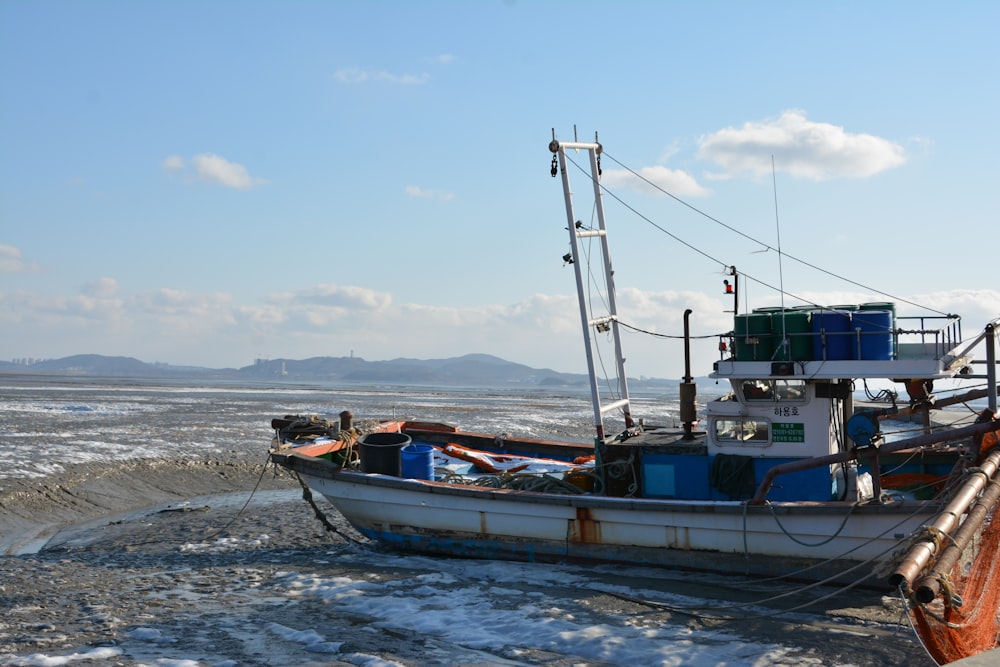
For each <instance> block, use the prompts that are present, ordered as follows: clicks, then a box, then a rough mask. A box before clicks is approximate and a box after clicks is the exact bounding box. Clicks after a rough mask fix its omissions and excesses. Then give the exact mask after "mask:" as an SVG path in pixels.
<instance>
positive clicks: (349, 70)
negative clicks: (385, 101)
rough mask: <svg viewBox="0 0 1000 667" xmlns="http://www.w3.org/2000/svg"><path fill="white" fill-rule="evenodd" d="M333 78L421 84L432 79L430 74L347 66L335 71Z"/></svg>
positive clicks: (345, 80) (356, 82)
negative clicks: (397, 72) (400, 72)
mask: <svg viewBox="0 0 1000 667" xmlns="http://www.w3.org/2000/svg"><path fill="white" fill-rule="evenodd" d="M333 78H334V79H336V80H337V81H339V82H341V83H347V84H360V83H366V82H368V81H379V82H383V83H394V84H402V85H421V84H424V83H427V82H428V81H430V79H431V77H430V75H429V74H393V73H392V72H387V71H385V70H381V69H362V68H360V67H345V68H342V69H339V70H337V71H336V72H334V73H333Z"/></svg>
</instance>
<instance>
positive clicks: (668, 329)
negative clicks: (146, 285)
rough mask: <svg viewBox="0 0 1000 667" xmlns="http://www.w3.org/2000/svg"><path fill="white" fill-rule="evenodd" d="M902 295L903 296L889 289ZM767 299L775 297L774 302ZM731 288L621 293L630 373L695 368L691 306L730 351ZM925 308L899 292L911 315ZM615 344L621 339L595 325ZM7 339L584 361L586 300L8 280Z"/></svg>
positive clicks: (973, 327) (217, 352)
mask: <svg viewBox="0 0 1000 667" xmlns="http://www.w3.org/2000/svg"><path fill="white" fill-rule="evenodd" d="M805 296H807V297H808V298H811V299H812V300H814V301H815V302H816V303H860V302H863V301H872V300H883V299H884V297H883V298H879V297H876V296H873V295H870V294H868V295H864V294H850V293H836V294H835V293H814V294H807V295H805ZM908 299H909V300H912V301H914V302H917V303H921V304H923V305H924V306H926V307H928V308H934V309H936V310H940V311H943V312H960V313H962V314H963V329H964V331H963V333H964V334H965V335H966V336H967V337H971V336H975V335H977V333H978V332H979V331H980V327H981V326H983V324H985V322H986V321H987V320H989V319H991V318H995V317H997V316H998V315H1000V290H995V289H981V290H952V291H941V292H934V293H928V294H918V295H912V296H910V297H908ZM885 300H889V299H885ZM764 305H767V304H764ZM729 306H730V304H729V303H723V299H722V297H721V296H717V295H716V296H713V295H707V294H704V293H701V292H681V291H674V290H662V291H646V290H641V289H637V288H631V287H626V288H620V289H619V290H618V312H619V316H620V318H621V320H622V322H624V323H626V324H629V325H632V326H634V327H637V328H638V329H641V330H643V331H645V332H652V333H657V334H661V335H663V336H670V338H663V337H655V336H649V335H647V334H645V333H641V332H637V331H634V330H632V329H624V330H623V335H624V337H625V340H624V343H625V349H624V351H625V354H626V356H627V357H628V363H627V366H626V368H627V371H628V373H629V376H630V377H634V376H638V375H640V374H641V375H646V376H652V377H680V376H681V375H682V374H683V343H682V341H681V340H680V339H679V336H680V335H681V334H682V333H683V314H684V310H685V309H687V308H691V309H692V310H693V311H694V314H693V315H692V317H691V333H692V334H693V335H694V336H708V338H698V339H696V340H694V341H692V347H691V354H692V371H693V372H694V374H695V375H703V374H705V373H706V372H707V371H708V369H709V368H710V367H711V363H712V361H714V360H715V359H717V358H718V349H717V343H718V340H717V339H715V338H713V337H712V336H714V335H715V334H721V333H725V332H727V331H729V330H730V329H731V328H732V315H731V314H727V313H725V312H724V311H725V309H726V308H728V307H729ZM912 310H913V309H912V308H911V307H909V306H908V305H906V304H904V303H901V302H899V303H897V311H898V312H899V313H900V314H904V313H907V314H909V312H910V311H912ZM594 338H595V343H596V344H600V345H602V346H604V347H602V349H603V350H606V351H607V352H608V353H609V354H610V353H611V352H610V350H609V349H608V348H607V346H608V344H609V341H608V340H607V339H606V337H605V336H600V335H598V336H595V337H594ZM0 349H4V350H8V354H10V355H11V356H33V357H43V358H53V357H59V356H69V355H71V354H79V353H89V352H93V353H97V354H108V355H123V354H124V355H128V356H135V357H137V358H139V359H142V360H144V361H167V362H169V363H174V364H196V365H202V366H209V367H223V366H243V365H248V364H250V363H252V360H253V359H254V358H256V357H258V356H262V355H263V356H269V357H272V358H274V357H286V358H292V359H304V358H308V357H313V356H341V355H347V354H349V353H350V351H352V350H353V351H355V353H356V354H357V356H360V357H363V358H366V359H369V360H379V359H392V358H396V357H415V358H424V359H427V358H443V357H452V356H458V355H461V354H466V353H472V352H487V353H491V354H495V355H497V356H499V357H503V358H505V359H508V360H511V361H515V362H519V363H524V364H527V365H529V366H533V367H536V368H553V369H555V370H560V371H568V372H584V371H585V356H584V349H583V344H582V341H581V338H580V321H579V310H578V307H577V303H576V298H575V296H573V295H571V294H535V295H532V296H529V297H526V298H524V299H522V300H520V301H518V302H515V303H510V304H485V305H480V306H475V307H458V306H439V305H427V304H423V303H399V304H397V303H395V302H394V300H393V298H392V296H391V295H390V294H388V293H386V292H381V291H378V290H373V289H369V288H365V287H361V286H356V285H335V284H325V285H315V286H312V287H309V288H306V289H301V290H296V291H293V292H287V293H281V294H275V295H273V296H272V297H270V298H269V299H266V300H261V301H259V302H257V303H249V304H238V303H236V302H235V301H234V299H233V297H232V295H230V294H226V293H220V292H206V293H201V292H189V291H182V290H175V289H158V290H152V291H145V292H140V293H135V294H129V293H128V292H127V290H126V289H124V288H123V287H122V286H120V285H118V283H117V281H116V280H115V279H113V278H101V279H98V280H95V281H94V282H92V283H89V284H88V285H87V286H86V288H85V289H84V290H83V291H82V292H81V293H80V294H75V295H69V296H52V295H49V294H44V293H30V292H26V291H8V292H3V291H0Z"/></svg>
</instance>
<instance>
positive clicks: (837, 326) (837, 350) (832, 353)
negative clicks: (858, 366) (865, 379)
mask: <svg viewBox="0 0 1000 667" xmlns="http://www.w3.org/2000/svg"><path fill="white" fill-rule="evenodd" d="M811 319H812V332H813V359H815V360H816V361H844V360H847V359H851V338H852V335H853V333H854V332H853V331H852V330H851V314H850V313H849V312H847V311H843V310H816V311H813V313H812V318H811Z"/></svg>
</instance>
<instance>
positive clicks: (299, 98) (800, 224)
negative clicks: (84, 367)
mask: <svg viewBox="0 0 1000 667" xmlns="http://www.w3.org/2000/svg"><path fill="white" fill-rule="evenodd" d="M997 26H1000V5H998V4H997V3H993V2H960V3H953V4H950V5H948V6H947V7H945V6H944V5H941V4H940V3H930V2H879V3H870V2H839V3H811V2H810V3H799V2H752V3H748V2H704V3H690V2H614V3H612V2H554V1H553V2H544V1H538V2H527V1H525V0H521V1H514V0H511V1H507V2H500V1H482V2H466V1H461V2H459V1H455V2H446V1H437V2H294V1H293V2H281V3H278V2H219V1H217V2H184V1H180V2H157V1H150V2H108V1H101V0H95V1H91V2H52V1H47V0H38V1H33V2H22V1H18V0H4V1H3V2H0V86H2V89H0V90H2V104H0V146H2V149H0V358H5V359H15V358H24V357H32V358H54V357H61V356H67V355H71V354H77V353H100V354H108V355H127V356H134V357H137V358H139V359H142V360H144V361H149V362H154V361H158V362H166V363H171V364H180V365H185V364H194V365H203V366H212V367H239V366H244V365H248V364H250V363H252V362H253V360H254V359H255V358H257V357H267V358H279V357H284V358H293V359H300V358H307V357H311V356H346V355H349V354H352V353H353V354H354V355H355V356H360V357H363V358H366V359H371V360H378V359H391V358H395V357H417V358H438V357H450V356H457V355H461V354H466V353H474V352H484V353H491V354H495V355H498V356H500V357H503V358H506V359H509V360H511V361H517V362H521V363H525V364H529V365H532V366H538V367H551V368H554V369H556V370H561V371H569V372H581V371H583V370H585V358H584V355H583V346H582V343H581V337H580V332H579V323H578V311H577V308H576V301H575V285H574V282H573V273H572V270H571V269H570V268H569V267H565V266H563V263H562V260H561V256H562V255H563V254H564V253H565V252H566V251H567V250H568V247H567V244H568V240H567V237H566V232H565V230H564V226H565V218H564V216H565V214H564V210H563V199H562V193H561V189H560V185H559V180H558V179H552V178H550V176H549V173H548V171H549V162H550V159H551V154H550V153H549V152H548V149H547V144H548V142H549V140H550V138H551V132H552V129H553V128H555V131H556V133H557V136H559V137H560V138H561V139H570V138H572V136H573V128H574V125H575V126H576V127H577V128H578V131H579V136H580V138H581V139H587V140H589V139H590V138H592V137H593V133H594V132H595V131H597V132H598V133H599V135H600V140H601V142H602V143H603V145H604V147H605V149H606V153H607V155H606V157H605V159H604V161H603V167H604V171H605V176H604V181H605V185H606V186H607V187H608V188H609V189H611V190H612V191H613V192H614V194H615V195H616V196H618V197H621V199H622V200H624V201H625V202H627V203H628V205H629V206H630V207H633V208H634V209H635V210H637V211H639V212H641V214H642V216H644V217H645V218H648V219H649V220H652V221H653V222H655V223H656V227H654V226H652V225H651V224H649V223H648V222H646V221H645V220H644V219H643V218H641V217H637V216H636V215H635V214H634V213H631V212H630V211H629V210H627V209H625V208H623V207H622V206H621V205H619V204H618V203H617V202H616V201H615V200H613V199H611V198H606V206H607V209H608V211H607V213H608V226H609V230H610V235H609V241H610V244H611V248H612V256H613V260H614V264H615V269H616V281H617V286H618V290H619V314H620V316H621V318H622V319H623V320H624V321H626V322H629V323H631V324H633V325H635V326H637V327H639V328H642V329H645V330H649V331H655V332H659V333H663V334H668V335H676V334H679V333H680V332H681V324H680V323H681V314H682V313H683V311H684V309H685V308H692V309H693V310H694V311H695V312H694V315H693V316H692V332H693V333H694V334H696V335H699V334H715V333H721V332H723V331H726V330H728V329H729V328H731V325H732V322H731V315H727V314H726V313H725V312H723V311H724V310H725V309H727V308H730V307H731V304H730V303H728V302H727V301H725V300H724V299H723V297H722V294H721V291H722V280H723V278H724V277H725V276H724V275H723V274H722V267H723V265H735V266H737V267H738V268H739V269H740V270H741V271H744V272H746V273H747V274H749V275H751V276H753V277H755V278H758V279H759V281H758V282H755V281H751V280H747V281H745V287H746V288H747V289H746V291H745V298H746V300H745V302H744V303H743V304H741V307H743V306H746V307H756V306H763V305H777V304H779V303H780V301H781V298H780V297H779V296H778V295H777V294H776V293H774V292H773V291H770V290H769V289H768V288H766V287H765V286H764V285H765V284H768V285H780V284H783V285H784V287H785V289H786V291H787V292H790V293H791V294H794V295H796V296H797V297H802V298H805V299H807V300H810V301H813V302H815V303H824V304H842V303H857V302H864V301H884V300H889V299H888V297H887V296H886V295H891V296H892V297H894V299H893V300H895V298H898V299H899V300H900V301H899V302H898V308H899V310H900V312H903V313H905V312H907V311H916V307H915V306H911V305H910V304H909V303H907V302H912V303H913V304H919V305H920V306H923V307H926V308H929V309H932V310H937V311H940V312H958V313H962V314H963V315H964V316H965V317H966V319H965V324H966V329H967V331H975V330H976V329H978V328H979V327H981V326H982V324H983V323H984V322H985V320H986V319H988V318H990V317H996V316H997V315H1000V285H998V281H997V276H996V268H995V267H996V261H997V260H996V253H995V250H993V248H995V246H996V201H995V195H994V193H995V191H996V181H997V175H998V174H997V167H996V164H997V155H998V154H1000V132H998V129H997V128H998V124H997V118H998V117H1000V113H998V112H1000V99H998V97H1000V87H998V86H997V84H996V82H997V74H996V66H997V63H998V62H1000V47H998V43H1000V40H998V39H997ZM772 160H773V173H772ZM620 165H624V166H626V167H628V168H629V169H631V170H634V171H635V172H639V173H642V174H644V175H646V176H647V177H648V178H650V180H653V181H655V182H656V183H658V184H659V185H660V186H661V187H663V188H665V189H666V190H668V191H669V192H671V194H673V195H675V196H677V197H679V198H681V199H683V200H684V201H685V202H686V203H687V204H689V205H690V207H694V208H695V209H697V210H698V211H701V212H704V213H706V214H708V215H709V216H711V218H714V219H716V220H718V221H721V222H723V223H725V225H727V226H730V227H733V228H735V229H737V230H739V232H741V233H742V234H745V235H747V236H749V237H751V238H753V239H757V240H758V241H759V243H757V242H753V241H750V240H748V239H747V238H746V237H744V236H741V235H739V234H734V233H732V232H730V231H728V230H727V229H726V228H725V227H723V226H721V225H719V224H717V223H716V222H713V221H712V220H711V219H710V218H708V217H705V216H703V215H700V214H699V213H698V212H696V211H694V210H692V208H690V207H688V206H684V205H681V204H678V203H677V202H676V201H675V200H673V199H671V198H669V197H666V196H664V195H662V194H659V193H656V192H655V191H651V190H650V189H649V188H643V187H640V185H639V183H638V182H637V181H636V180H635V179H634V178H629V176H628V172H626V171H624V169H623V168H622V167H621V166H620ZM573 178H574V183H575V184H576V185H577V186H578V188H577V189H578V190H582V189H583V187H582V186H583V184H582V182H581V180H580V175H579V173H576V174H574V175H573ZM587 215H589V209H587V208H586V207H585V208H584V209H583V210H582V212H581V210H580V209H578V217H582V218H583V219H584V221H585V222H587V223H588V224H589V219H587V218H586V217H585V216H587ZM657 227H659V228H663V229H664V230H666V231H667V232H669V235H668V234H666V233H664V232H663V231H660V229H658V228H657ZM671 235H673V237H672V236H671ZM674 237H676V238H679V239H681V240H682V241H683V243H680V242H678V241H677V240H676V239H675V238H674ZM779 239H780V246H781V249H782V251H783V252H784V253H785V257H784V259H782V261H780V262H779V261H778V253H776V252H774V249H775V248H777V247H778V245H779ZM685 244H686V245H685ZM687 245H691V246H694V247H696V248H698V249H699V250H700V251H702V252H703V253H705V254H700V253H696V252H692V251H691V250H689V249H688V247H687ZM983 245H986V246H987V247H988V249H987V250H986V251H985V252H984V251H983V250H981V249H980V248H981V246H983ZM767 247H770V248H771V249H770V250H767V249H766V248H767ZM706 254H707V255H708V257H706V256H705V255H706ZM791 258H796V259H798V260H801V261H802V262H805V263H809V264H813V265H816V266H819V267H821V268H823V269H825V270H827V271H829V272H832V273H835V274H837V275H840V276H845V277H847V278H849V279H850V281H853V282H844V281H839V280H833V279H832V278H831V276H830V275H829V274H827V273H822V272H816V271H812V270H807V269H806V267H805V265H804V264H803V263H801V262H798V261H793V260H792V259H791ZM786 299H788V297H786ZM786 305H788V304H787V303H786ZM715 347H716V343H715V341H711V340H710V341H706V342H705V343H704V344H699V345H698V346H697V347H696V349H695V352H694V359H695V363H696V367H695V369H694V370H695V374H702V372H707V370H708V369H707V368H705V366H704V365H705V364H706V363H708V362H710V361H711V359H712V358H714V357H715V356H717V353H716V351H715ZM625 350H626V354H627V355H628V357H629V362H628V369H629V371H630V374H632V375H635V376H638V375H646V376H656V377H678V376H680V375H681V374H682V372H683V364H682V357H681V355H682V350H681V347H680V345H679V344H678V343H676V342H672V341H669V340H667V341H664V340H662V339H652V338H650V337H648V336H642V335H639V334H629V335H627V336H626V338H625Z"/></svg>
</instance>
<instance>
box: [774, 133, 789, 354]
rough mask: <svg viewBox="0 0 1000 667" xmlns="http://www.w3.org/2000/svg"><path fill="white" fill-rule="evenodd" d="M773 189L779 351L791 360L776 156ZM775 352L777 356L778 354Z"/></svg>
mask: <svg viewBox="0 0 1000 667" xmlns="http://www.w3.org/2000/svg"><path fill="white" fill-rule="evenodd" d="M771 188H772V190H773V191H774V228H775V233H776V235H777V237H778V290H779V292H780V296H781V344H780V345H779V346H778V350H781V352H782V353H783V354H782V356H781V358H783V359H790V358H791V357H790V356H788V334H787V333H785V275H784V272H783V270H782V266H781V222H780V221H779V220H778V177H777V176H776V174H775V169H774V154H773V153H772V154H771ZM778 350H775V354H777V353H778Z"/></svg>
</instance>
